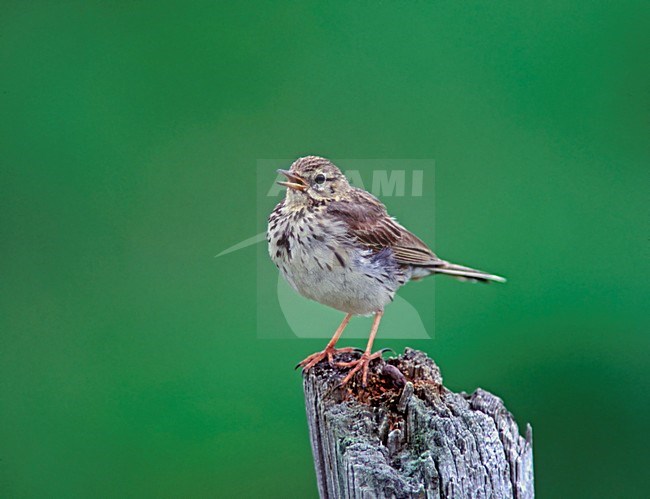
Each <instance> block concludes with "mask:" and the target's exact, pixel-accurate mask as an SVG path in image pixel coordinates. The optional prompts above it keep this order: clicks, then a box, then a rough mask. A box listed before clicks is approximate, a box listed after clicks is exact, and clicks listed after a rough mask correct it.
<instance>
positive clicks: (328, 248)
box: [269, 240, 406, 315]
mask: <svg viewBox="0 0 650 499" xmlns="http://www.w3.org/2000/svg"><path fill="white" fill-rule="evenodd" d="M333 248H334V247H333V245H332V244H330V243H328V242H327V240H325V241H323V242H322V243H321V242H318V241H313V240H312V241H311V244H310V246H309V249H307V247H306V246H305V245H302V244H299V243H298V242H297V241H293V242H292V244H291V245H290V254H291V256H290V257H288V252H287V251H283V248H282V247H280V248H278V246H277V245H276V244H274V242H273V241H271V242H270V244H269V253H270V254H271V258H272V260H273V261H274V263H275V264H276V265H277V267H278V268H279V270H280V272H281V274H282V275H283V277H284V278H285V279H286V280H287V281H288V282H289V284H290V285H291V286H292V287H293V288H294V289H295V290H296V291H297V292H298V293H300V294H301V295H302V296H304V297H306V298H309V299H311V300H314V301H317V302H319V303H322V304H323V305H327V306H329V307H332V308H335V309H337V310H340V311H342V312H346V313H351V314H355V315H367V314H372V313H374V312H376V311H378V310H383V309H384V307H385V306H386V305H387V304H388V303H390V302H391V301H392V300H393V298H394V296H395V292H396V291H397V289H398V288H399V287H400V286H401V285H402V284H404V282H405V280H406V278H405V276H404V275H403V274H402V272H401V271H400V269H398V267H397V266H396V265H394V264H391V263H390V262H388V263H387V259H385V258H383V259H382V258H377V257H376V256H375V255H372V254H371V253H370V252H362V251H359V250H357V249H355V248H352V247H345V246H341V245H337V246H336V247H335V249H333Z"/></svg>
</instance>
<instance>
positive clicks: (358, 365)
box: [335, 348, 390, 387]
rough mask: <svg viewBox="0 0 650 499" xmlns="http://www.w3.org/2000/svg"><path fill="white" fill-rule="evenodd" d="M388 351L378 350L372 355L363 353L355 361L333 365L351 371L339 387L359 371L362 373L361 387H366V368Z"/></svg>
mask: <svg viewBox="0 0 650 499" xmlns="http://www.w3.org/2000/svg"><path fill="white" fill-rule="evenodd" d="M387 350H390V349H386V348H385V349H383V350H379V351H378V352H375V353H373V354H371V353H368V352H364V353H363V355H361V357H360V358H359V359H357V360H353V361H351V362H337V363H336V364H335V365H336V366H337V367H351V368H352V369H351V370H350V372H349V373H348V374H347V376H346V377H345V378H343V381H341V383H340V385H339V386H343V385H345V384H346V383H347V382H348V381H350V380H351V379H352V377H353V376H354V375H355V374H356V373H358V372H359V371H361V372H362V374H361V385H362V386H364V387H365V386H366V383H367V381H368V368H369V367H370V362H372V361H373V360H375V359H381V356H382V354H383V353H384V352H385V351H387Z"/></svg>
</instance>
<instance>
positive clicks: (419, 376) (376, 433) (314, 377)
mask: <svg viewBox="0 0 650 499" xmlns="http://www.w3.org/2000/svg"><path fill="white" fill-rule="evenodd" d="M345 356H346V354H344V355H342V356H341V359H344V358H345ZM345 360H349V359H347V358H346V359H345ZM342 376H343V373H342V372H339V370H338V368H336V367H332V366H328V365H326V363H321V364H319V365H318V366H316V367H315V368H313V369H312V370H311V371H310V372H309V373H307V374H306V375H305V377H304V390H305V404H306V408H307V419H308V422H309V433H310V438H311V445H312V450H313V454H314V463H315V467H316V475H317V478H318V490H319V493H320V497H321V498H322V499H329V498H434V497H439V498H464V497H471V498H509V497H513V498H526V499H527V498H532V497H534V487H533V449H532V429H531V427H530V425H527V429H526V437H525V438H523V437H521V436H520V435H519V430H518V428H517V424H516V422H515V420H514V419H513V417H512V415H511V414H510V413H509V412H508V411H507V409H506V408H505V407H504V405H503V402H502V401H501V399H499V398H498V397H496V396H494V395H492V394H490V393H488V392H486V391H484V390H481V389H478V390H476V391H475V392H474V393H473V394H471V395H467V394H465V393H453V392H451V391H449V390H448V389H446V388H445V387H444V386H443V384H442V377H441V375H440V370H439V369H438V366H436V364H435V363H434V362H433V361H432V360H431V359H429V358H428V357H427V356H426V354H424V353H422V352H419V351H417V350H412V349H408V348H407V349H406V350H405V352H404V354H403V355H400V356H399V357H396V358H392V359H388V360H386V361H385V362H383V361H382V362H377V363H375V364H373V368H371V373H370V376H369V379H368V386H367V388H366V389H362V388H361V387H360V386H358V385H355V384H354V381H353V382H351V384H350V385H349V386H346V387H345V388H338V383H339V382H340V380H341V378H342Z"/></svg>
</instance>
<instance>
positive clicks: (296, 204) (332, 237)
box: [267, 156, 505, 385]
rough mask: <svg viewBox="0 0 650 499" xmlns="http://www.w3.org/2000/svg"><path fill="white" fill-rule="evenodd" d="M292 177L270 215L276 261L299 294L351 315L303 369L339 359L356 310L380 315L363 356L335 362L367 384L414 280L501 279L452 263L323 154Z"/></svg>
mask: <svg viewBox="0 0 650 499" xmlns="http://www.w3.org/2000/svg"><path fill="white" fill-rule="evenodd" d="M278 173H281V174H283V175H285V176H286V177H287V181H286V182H279V184H280V185H283V186H286V187H287V194H286V197H285V198H284V199H283V200H282V201H281V202H280V203H279V204H278V205H277V206H276V207H275V209H274V210H273V212H272V213H271V216H270V217H269V226H268V231H267V240H268V243H269V253H270V255H271V259H272V260H273V262H274V263H275V265H276V266H277V267H278V268H279V269H280V272H281V273H282V275H283V276H284V277H285V279H286V280H287V281H288V282H289V284H291V286H292V287H293V288H294V289H295V290H296V291H298V293H300V294H301V295H303V296H305V297H307V298H309V299H311V300H315V301H317V302H319V303H322V304H324V305H328V306H330V307H333V308H335V309H337V310H340V311H342V312H345V313H346V316H345V318H344V319H343V322H342V323H341V325H340V326H339V327H338V329H337V330H336V332H335V333H334V336H333V337H332V339H331V340H330V342H329V343H328V344H327V346H326V347H325V350H323V351H322V352H317V353H314V354H312V355H310V356H309V357H307V358H306V359H305V360H303V361H302V362H300V364H298V365H299V366H301V367H303V369H304V370H305V371H307V370H309V369H311V368H312V367H313V366H315V365H316V364H317V363H318V362H320V361H321V360H324V359H327V361H328V362H330V363H332V362H333V356H334V354H335V353H340V352H352V351H357V349H353V348H339V349H337V348H335V345H336V342H337V341H338V339H339V338H340V337H341V334H342V333H343V330H344V329H345V327H346V326H347V324H348V322H349V321H350V318H351V317H352V316H353V315H369V314H374V315H375V317H374V320H373V323H372V328H371V330H370V338H369V340H368V344H367V346H366V350H365V351H364V352H363V354H362V355H361V357H360V358H359V359H357V360H353V361H352V362H340V363H338V364H337V365H338V366H341V367H349V368H351V369H350V371H349V372H348V374H347V376H346V377H345V378H344V379H343V381H342V382H341V384H342V385H343V384H345V383H347V382H348V381H349V380H350V379H351V378H352V377H353V376H354V375H355V373H357V372H358V371H361V372H362V384H363V385H365V384H366V380H367V377H368V366H369V363H370V361H371V360H372V359H376V358H378V357H380V356H381V352H377V353H372V351H371V349H372V343H373V341H374V339H375V335H376V334H377V328H378V327H379V321H380V320H381V317H382V315H383V313H384V307H385V306H386V305H387V304H388V303H390V302H391V301H392V300H393V297H394V296H395V292H396V291H397V290H398V289H399V288H400V286H402V285H404V284H405V283H406V282H408V281H410V280H418V279H421V278H423V277H426V276H429V275H431V274H447V275H450V276H454V277H458V278H461V279H465V280H472V281H483V282H487V281H501V282H503V281H504V280H505V279H503V278H502V277H499V276H496V275H492V274H487V273H485V272H482V271H480V270H475V269H471V268H469V267H463V266H461V265H456V264H453V263H449V262H447V261H445V260H441V259H440V258H438V257H437V256H436V255H435V254H434V253H433V252H432V251H431V250H430V249H429V248H428V247H427V245H426V244H424V242H422V241H421V240H420V239H419V238H417V237H416V236H415V235H413V234H412V233H411V232H409V231H408V230H406V229H405V228H404V227H402V226H401V225H400V224H399V223H397V221H396V220H395V219H394V218H392V217H391V216H390V215H389V214H388V213H387V211H386V208H385V207H384V205H383V204H382V203H381V202H380V201H379V200H378V199H377V198H375V197H374V196H373V195H372V194H370V193H368V192H366V191H364V190H362V189H358V188H355V187H352V186H351V185H350V184H349V182H348V180H347V179H346V178H345V176H344V175H343V174H342V173H341V171H340V170H339V169H338V168H337V167H336V166H335V165H334V164H332V162H330V161H329V160H327V159H325V158H320V157H318V156H307V157H304V158H300V159H298V160H296V161H295V162H294V163H293V164H292V165H291V169H290V170H278Z"/></svg>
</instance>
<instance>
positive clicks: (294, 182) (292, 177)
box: [278, 170, 307, 191]
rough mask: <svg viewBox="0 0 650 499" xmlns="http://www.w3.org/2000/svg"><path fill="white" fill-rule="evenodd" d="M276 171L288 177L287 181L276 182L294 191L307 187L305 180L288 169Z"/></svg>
mask: <svg viewBox="0 0 650 499" xmlns="http://www.w3.org/2000/svg"><path fill="white" fill-rule="evenodd" d="M278 173H281V174H282V175H284V176H285V177H287V179H289V182H278V184H280V185H284V186H285V187H289V188H290V189H295V190H296V191H304V190H305V189H306V188H307V182H305V180H304V179H303V178H302V177H299V176H298V175H296V174H295V173H292V172H290V171H289V170H278Z"/></svg>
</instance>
